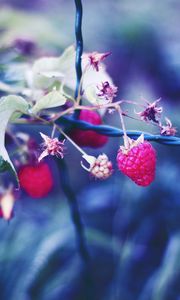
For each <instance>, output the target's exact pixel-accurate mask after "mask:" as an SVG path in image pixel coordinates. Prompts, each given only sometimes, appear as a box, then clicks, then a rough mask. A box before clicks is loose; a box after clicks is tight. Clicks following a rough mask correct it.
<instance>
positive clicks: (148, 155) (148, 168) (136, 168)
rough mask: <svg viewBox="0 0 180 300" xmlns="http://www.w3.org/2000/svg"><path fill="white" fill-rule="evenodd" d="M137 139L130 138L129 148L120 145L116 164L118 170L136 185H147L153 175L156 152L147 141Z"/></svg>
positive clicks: (152, 178)
mask: <svg viewBox="0 0 180 300" xmlns="http://www.w3.org/2000/svg"><path fill="white" fill-rule="evenodd" d="M138 140H139V139H138ZM138 140H137V141H132V140H130V141H131V145H130V149H129V150H125V149H124V147H120V149H119V151H118V154H117V164H118V168H119V170H120V171H121V172H122V173H123V174H125V175H126V176H128V177H129V178H131V179H132V180H133V181H134V182H135V183H136V184H137V185H140V186H148V185H149V184H150V183H151V182H152V181H153V180H154V177H155V167H156V152H155V150H154V148H153V147H152V145H151V144H150V143H149V142H147V141H142V142H141V140H140V141H138Z"/></svg>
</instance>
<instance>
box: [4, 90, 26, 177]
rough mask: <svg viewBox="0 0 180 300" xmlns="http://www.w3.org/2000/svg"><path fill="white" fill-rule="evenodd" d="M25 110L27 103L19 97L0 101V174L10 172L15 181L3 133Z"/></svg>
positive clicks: (13, 96) (12, 96) (11, 96)
mask: <svg viewBox="0 0 180 300" xmlns="http://www.w3.org/2000/svg"><path fill="white" fill-rule="evenodd" d="M27 110H28V103H27V102H26V101H25V100H24V98H22V97H20V96H15V95H9V96H7V97H3V98H1V100H0V120H1V127H0V172H4V171H6V170H12V171H13V172H14V173H15V176H16V179H17V175H16V171H15V168H14V166H13V164H12V162H11V160H10V158H9V155H8V153H7V150H6V148H5V131H6V127H7V124H8V122H9V121H14V120H15V119H17V118H18V117H19V116H20V115H21V114H22V113H25V112H26V111H27Z"/></svg>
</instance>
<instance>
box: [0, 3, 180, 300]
mask: <svg viewBox="0 0 180 300" xmlns="http://www.w3.org/2000/svg"><path fill="white" fill-rule="evenodd" d="M0 4H1V11H0V34H1V39H0V46H1V47H3V46H4V45H6V44H8V43H11V42H13V40H15V39H16V38H20V37H22V38H24V37H25V38H28V39H30V40H33V41H34V42H35V43H36V47H37V49H38V50H37V53H51V54H54V55H58V54H59V53H60V52H61V51H62V50H63V49H64V48H65V47H67V46H68V45H70V44H72V43H74V42H75V37H74V15H75V7H74V3H73V1H71V0H68V1H65V0H64V1H62V0H59V1H57V0H51V1H50V0H49V1H48V0H31V1H23V0H12V1H10V0H4V1H3V0H0ZM83 7H84V18H83V36H84V46H85V51H99V52H106V51H111V52H112V55H111V56H110V57H109V58H108V59H107V70H108V71H109V73H110V75H111V77H112V78H113V80H114V83H115V85H117V86H118V88H119V97H120V98H124V99H131V100H136V101H142V100H140V98H141V96H143V97H144V98H146V99H148V100H149V101H154V100H155V99H157V98H159V97H162V100H161V105H162V106H163V107H164V115H165V116H168V117H169V118H170V119H171V120H172V122H173V124H174V126H175V127H177V129H178V127H179V125H180V119H179V107H180V105H179V102H180V101H179V100H180V56H179V52H180V35H179V27H180V21H179V11H180V2H179V0H171V1H170V0H164V1H163V0H160V1H155V0H149V1H143V0H136V1H133V0H122V1H120V0H115V1H108V0H103V1H101V0H99V1H94V0H92V1H90V0H89V1H88V0H86V1H83ZM11 55H12V53H11ZM125 121H126V126H127V128H128V129H140V130H145V131H149V132H153V133H157V129H156V128H154V127H153V126H151V125H146V124H143V123H142V122H139V123H138V122H137V121H134V120H130V119H128V120H125ZM105 122H107V123H111V124H112V125H116V126H118V120H116V117H115V116H114V115H113V117H112V116H111V115H108V116H105ZM23 130H24V132H26V131H30V132H33V135H35V136H36V139H37V141H38V142H40V140H39V134H38V132H39V128H34V127H33V129H29V128H26V127H24V128H23ZM120 143H122V141H121V140H119V139H118V138H110V140H109V143H108V144H107V145H106V146H105V147H103V148H102V149H100V150H97V151H95V150H92V149H87V151H89V153H92V154H97V153H99V151H101V152H106V153H107V154H108V155H109V157H111V158H112V160H113V161H114V163H115V159H116V152H117V149H118V147H119V144H120ZM153 145H154V147H155V148H156V150H157V157H158V160H157V174H156V180H155V181H154V183H153V184H152V185H151V186H149V187H147V188H141V187H138V186H136V185H135V184H134V183H133V182H131V181H130V180H129V179H128V178H125V177H124V176H123V175H121V174H120V173H119V172H118V171H117V170H116V171H115V173H114V175H113V176H112V177H111V179H109V180H107V181H105V182H98V181H93V180H91V179H89V176H88V174H87V173H86V172H85V171H84V170H83V169H82V168H81V167H80V164H79V161H80V155H79V154H78V153H77V152H76V151H75V150H74V148H72V147H71V145H69V144H68V145H67V150H66V152H67V153H66V156H65V160H66V163H67V165H68V169H69V174H70V185H71V188H72V189H73V191H74V194H75V195H76V197H77V201H78V205H79V209H80V214H81V217H82V221H83V224H84V228H85V237H86V242H87V248H88V251H89V254H90V260H89V262H88V263H86V265H85V264H84V262H83V261H82V258H81V255H80V253H79V249H78V245H77V239H76V232H75V229H74V226H73V222H72V219H71V213H70V209H69V205H68V201H67V198H66V196H65V195H64V193H63V191H62V187H61V176H63V174H60V175H61V176H59V172H58V168H57V165H56V164H55V162H54V161H53V160H52V159H48V160H47V161H48V162H49V164H50V166H51V168H52V171H53V175H54V178H55V188H54V189H53V191H52V192H51V194H49V196H48V197H47V198H44V199H42V200H33V199H31V198H29V197H27V196H26V195H25V194H23V193H21V195H20V197H19V199H18V201H17V203H16V207H15V216H14V218H13V219H12V220H11V221H10V222H9V223H6V222H5V221H3V220H1V221H0V233H1V235H0V236H1V240H0V299H2V300H16V299H17V300H29V299H38V300H86V299H91V300H96V299H97V300H180V221H179V220H180V217H179V216H180V184H179V180H180V168H179V166H180V159H179V157H180V156H179V154H180V151H179V147H175V146H163V145H158V144H155V143H154V144H153ZM60 173H61V170H60ZM77 173H78V176H77Z"/></svg>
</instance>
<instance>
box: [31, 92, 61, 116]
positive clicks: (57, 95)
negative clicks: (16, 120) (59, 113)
mask: <svg viewBox="0 0 180 300" xmlns="http://www.w3.org/2000/svg"><path fill="white" fill-rule="evenodd" d="M66 100H67V99H66V97H64V96H63V95H62V94H61V92H60V91H56V90H53V91H52V92H50V93H49V94H47V95H45V96H43V97H42V98H40V100H39V101H37V102H36V104H35V105H34V106H33V107H32V109H31V112H32V113H37V112H38V111H40V110H41V109H46V108H52V107H58V106H61V105H64V104H65V103H66Z"/></svg>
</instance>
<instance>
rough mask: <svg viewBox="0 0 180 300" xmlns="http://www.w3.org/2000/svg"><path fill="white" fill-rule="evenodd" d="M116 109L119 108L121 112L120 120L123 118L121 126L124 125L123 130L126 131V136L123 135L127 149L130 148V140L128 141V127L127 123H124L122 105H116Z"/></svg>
mask: <svg viewBox="0 0 180 300" xmlns="http://www.w3.org/2000/svg"><path fill="white" fill-rule="evenodd" d="M116 109H117V111H118V113H119V116H120V120H121V126H122V130H123V133H124V136H123V138H124V146H125V148H126V149H128V148H129V141H128V136H127V133H126V127H125V124H124V119H123V112H122V110H121V107H120V105H118V106H117V107H116Z"/></svg>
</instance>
